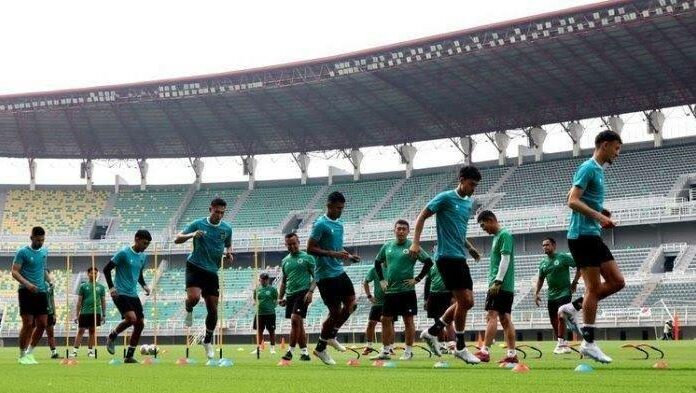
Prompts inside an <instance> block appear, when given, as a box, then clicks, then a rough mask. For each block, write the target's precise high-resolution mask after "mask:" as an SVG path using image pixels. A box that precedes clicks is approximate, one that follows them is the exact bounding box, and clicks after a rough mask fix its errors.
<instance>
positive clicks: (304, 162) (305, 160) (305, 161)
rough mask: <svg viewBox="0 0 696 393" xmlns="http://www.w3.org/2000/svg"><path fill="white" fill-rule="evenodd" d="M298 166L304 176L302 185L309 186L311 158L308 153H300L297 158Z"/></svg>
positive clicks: (301, 181)
mask: <svg viewBox="0 0 696 393" xmlns="http://www.w3.org/2000/svg"><path fill="white" fill-rule="evenodd" d="M296 162H297V166H299V167H300V173H301V174H302V178H301V180H300V183H301V184H303V185H304V184H307V177H308V176H309V174H308V170H309V156H308V155H307V153H300V154H299V155H298V156H297V160H296Z"/></svg>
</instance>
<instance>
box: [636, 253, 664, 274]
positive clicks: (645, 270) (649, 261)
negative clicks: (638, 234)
mask: <svg viewBox="0 0 696 393" xmlns="http://www.w3.org/2000/svg"><path fill="white" fill-rule="evenodd" d="M664 256H665V251H664V246H660V247H655V248H653V249H652V251H650V254H648V256H647V258H645V261H644V262H643V264H642V265H641V266H640V268H638V271H637V272H636V274H637V275H639V276H640V275H647V274H650V272H651V271H652V268H653V266H655V263H657V261H662V260H664Z"/></svg>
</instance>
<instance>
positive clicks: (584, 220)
mask: <svg viewBox="0 0 696 393" xmlns="http://www.w3.org/2000/svg"><path fill="white" fill-rule="evenodd" d="M621 145H622V141H621V136H620V135H619V134H617V133H616V132H614V131H610V130H606V131H602V132H600V133H599V134H598V135H597V137H595V150H594V154H593V155H592V158H590V159H588V160H587V161H585V162H584V163H582V164H581V165H580V167H578V170H577V171H576V172H575V175H574V176H573V185H572V187H571V188H570V191H568V207H570V208H571V209H572V213H571V215H570V224H569V226H568V235H567V237H568V248H569V249H570V253H571V255H572V256H573V259H574V260H575V264H576V265H577V267H578V268H579V269H580V272H581V274H582V280H583V282H584V283H585V295H584V296H583V297H580V298H578V299H576V300H574V301H573V302H572V303H568V304H565V305H563V306H561V307H560V308H559V309H558V315H559V317H560V318H562V319H563V320H564V321H565V323H566V326H567V327H569V328H570V329H571V330H574V331H576V332H578V333H580V334H581V335H582V337H583V341H582V344H581V345H580V353H581V354H583V355H584V356H587V357H590V358H592V359H594V360H596V361H598V362H601V363H611V361H612V359H611V358H610V357H609V356H607V355H605V354H604V352H602V350H601V349H599V346H598V345H597V344H596V343H595V325H594V324H595V318H596V316H597V303H598V302H599V301H600V300H602V299H605V298H606V297H608V296H610V295H613V294H614V293H616V292H618V291H620V290H621V289H622V288H623V287H624V285H625V282H624V277H623V275H622V274H621V271H620V270H619V266H618V264H617V263H616V261H615V260H614V256H613V255H612V254H611V251H609V248H608V247H607V246H606V245H605V244H604V242H603V241H602V237H601V234H602V228H605V229H609V228H614V227H615V226H616V223H615V222H614V221H613V220H612V219H611V217H610V216H611V215H610V214H609V212H608V211H606V210H604V206H603V205H604V195H605V193H606V190H605V182H604V168H605V167H606V166H608V165H611V164H612V163H613V162H614V160H616V158H617V157H618V156H619V152H620V151H621ZM602 279H604V281H603V282H602ZM581 309H582V310H583V326H582V329H580V328H579V326H578V314H579V311H580V310H581Z"/></svg>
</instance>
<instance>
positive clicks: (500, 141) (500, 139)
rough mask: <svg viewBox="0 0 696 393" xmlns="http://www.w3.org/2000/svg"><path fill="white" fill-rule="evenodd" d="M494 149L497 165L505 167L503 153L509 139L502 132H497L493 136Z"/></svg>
mask: <svg viewBox="0 0 696 393" xmlns="http://www.w3.org/2000/svg"><path fill="white" fill-rule="evenodd" d="M494 140H495V147H496V148H497V149H498V165H505V158H506V156H505V151H506V150H507V147H508V145H509V144H510V137H509V136H508V134H506V133H505V132H504V131H498V132H496V133H495V136H494Z"/></svg>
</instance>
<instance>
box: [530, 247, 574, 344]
mask: <svg viewBox="0 0 696 393" xmlns="http://www.w3.org/2000/svg"><path fill="white" fill-rule="evenodd" d="M541 247H542V248H543V250H544V254H546V256H545V257H544V258H543V259H542V260H541V262H540V263H539V274H538V277H539V278H538V279H537V283H536V291H535V292H534V303H536V306H537V307H540V306H541V297H540V296H539V292H541V288H543V286H544V280H546V281H547V282H548V284H549V285H548V286H549V289H548V304H547V307H548V310H549V320H550V321H551V326H553V333H554V334H555V335H556V338H557V343H556V348H554V350H553V353H554V354H556V355H560V354H564V353H570V352H571V350H570V347H569V346H568V342H567V341H566V339H565V335H566V329H565V324H563V323H558V322H559V321H558V308H559V307H560V306H562V305H564V304H567V303H570V300H571V298H570V296H571V294H573V293H574V292H575V289H576V288H577V286H578V280H579V279H580V269H576V270H575V278H574V279H573V282H572V283H571V282H570V268H571V267H575V261H574V260H573V257H571V256H570V255H569V254H566V253H562V252H556V240H555V239H554V238H552V237H547V238H546V239H544V241H543V242H541Z"/></svg>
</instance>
